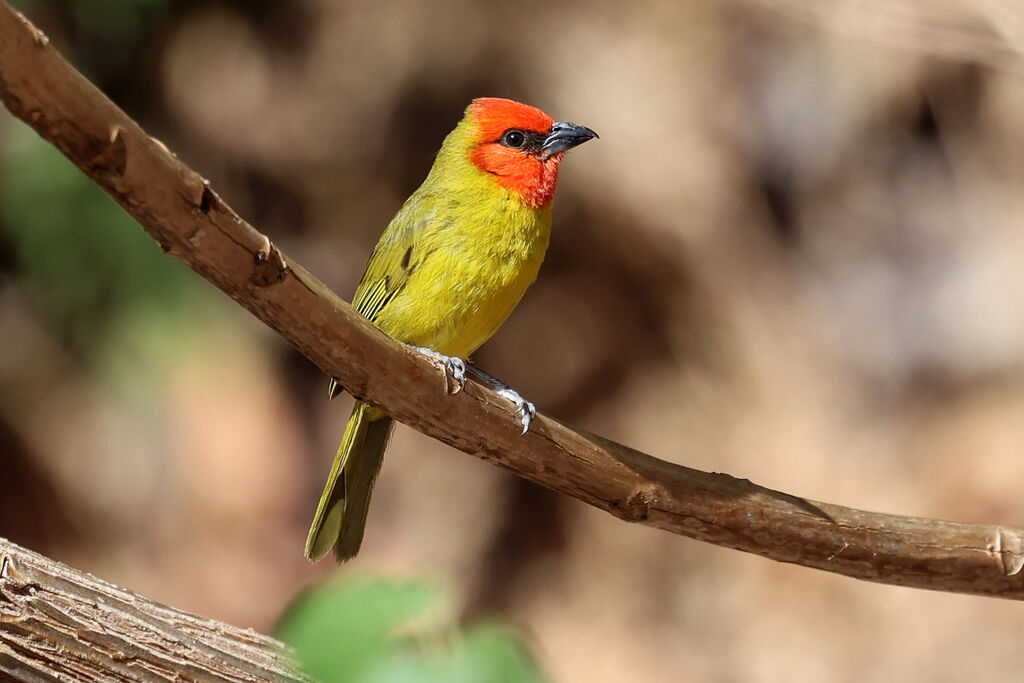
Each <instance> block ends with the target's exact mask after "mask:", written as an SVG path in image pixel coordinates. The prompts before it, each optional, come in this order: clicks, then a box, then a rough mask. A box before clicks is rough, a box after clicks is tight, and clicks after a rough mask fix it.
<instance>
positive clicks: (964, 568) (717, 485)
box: [0, 5, 1024, 599]
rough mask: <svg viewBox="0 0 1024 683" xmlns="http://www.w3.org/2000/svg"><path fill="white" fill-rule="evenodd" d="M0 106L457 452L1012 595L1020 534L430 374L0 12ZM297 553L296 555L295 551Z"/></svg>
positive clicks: (887, 575) (596, 498)
mask: <svg viewBox="0 0 1024 683" xmlns="http://www.w3.org/2000/svg"><path fill="white" fill-rule="evenodd" d="M0 36H3V38H4V39H3V41H0V97H2V99H3V102H4V103H5V104H6V106H7V107H8V109H10V110H11V111H12V112H13V113H14V114H15V116H17V117H19V118H21V119H22V120H24V121H26V122H27V123H28V124H29V125H31V126H32V127H33V128H35V129H36V131H38V132H39V134H40V135H42V136H43V137H44V138H46V139H47V140H49V141H50V142H52V143H53V144H55V145H56V146H57V147H58V148H59V149H61V150H62V151H63V152H64V153H65V154H66V155H67V156H68V158H70V159H71V160H72V161H73V162H74V163H76V164H77V165H78V166H79V167H80V168H81V169H82V170H83V171H84V172H86V173H87V174H88V175H89V176H90V177H91V178H92V179H93V180H94V181H96V182H97V183H98V184H99V185H100V186H101V187H103V188H104V189H105V190H106V191H107V192H108V193H110V195H111V196H112V197H113V198H114V199H116V200H117V201H118V202H119V203H120V204H121V205H122V206H123V207H124V208H125V209H126V210H127V211H128V212H129V213H131V214H132V215H133V216H134V217H135V218H136V219H137V220H138V221H139V222H140V223H141V224H142V226H143V227H144V228H145V229H146V230H147V231H148V232H149V233H150V235H152V236H153V237H154V238H155V239H156V240H157V241H158V242H159V243H160V244H161V245H162V246H163V247H164V249H165V250H167V251H169V252H170V253H171V254H173V255H174V256H176V257H178V258H180V259H181V260H182V261H184V262H185V263H186V264H188V265H189V266H190V267H191V268H192V269H194V270H195V271H196V272H198V273H199V274H201V275H202V276H203V277H205V278H207V279H208V280H209V281H210V282H212V283H213V284H215V285H217V286H218V287H219V288H220V289H222V290H223V291H224V292H225V293H226V294H228V295H229V296H230V297H232V298H233V299H235V301H237V302H238V303H240V304H241V305H243V306H245V307H246V308H247V309H249V311H251V312H252V313H253V314H254V315H255V316H256V317H258V318H259V319H260V320H262V321H263V322H265V323H266V324H267V325H269V326H270V327H272V328H274V329H275V330H277V331H278V332H279V333H280V334H281V335H282V336H283V337H284V338H285V339H287V340H288V341H289V342H291V343H292V344H294V345H295V347H296V348H298V349H299V350H300V351H301V352H302V353H303V354H304V355H305V356H306V357H308V358H309V359H310V360H311V361H313V362H314V363H316V364H317V365H318V366H319V367H320V368H322V369H323V370H324V372H326V373H328V374H330V375H333V376H335V377H338V378H339V379H340V381H341V383H342V385H343V386H344V387H345V388H346V389H348V390H349V391H350V392H352V393H353V394H354V395H355V396H357V397H359V398H364V399H366V400H368V401H370V402H371V403H373V404H374V405H377V406H380V407H382V408H383V409H384V410H386V411H387V412H388V413H389V414H390V415H393V416H394V417H395V418H397V419H399V420H401V421H402V422H404V423H406V424H408V425H410V426H412V427H414V428H415V429H418V430H419V431H421V432H423V433H425V434H428V435H430V436H432V437H434V438H437V439H440V440H441V441H444V442H445V443H448V444H451V445H452V446H454V447H455V448H458V449H460V450H462V451H465V452H466V453H469V454H472V455H475V456H477V457H479V458H483V459H484V460H488V461H490V462H493V463H495V464H496V465H499V466H501V467H504V468H505V469H508V470H510V471H512V472H514V473H516V474H518V475H519V476H522V477H525V478H526V479H529V480H531V481H534V482H536V483H538V484H541V485H543V486H546V487H548V488H550V489H553V490H555V491H559V492H561V493H565V494H567V495H570V496H573V497H574V498H577V499H579V500H581V501H583V502H585V503H588V504H590V505H593V506H595V507H598V508H601V509H602V510H606V511H608V512H610V513H612V514H613V515H615V516H617V517H620V518H622V519H625V520H628V521H634V522H641V523H644V524H648V525H651V526H655V527H658V528H661V529H665V530H667V531H672V532H674V533H678V534H682V535H684V536H689V537H691V538H695V539H698V540H701V541H706V542H708V543H714V544H716V545H722V546H726V547H730V548H736V549H739V550H744V551H747V552H752V553H756V554H759V555H763V556H765V557H769V558H772V559H775V560H780V561H783V562H792V563H795V564H801V565H804V566H807V567H815V568H818V569H824V570H826V571H831V572H836V573H839V574H844V575H846V576H851V577H855V578H859V579H866V580H870V581H878V582H882V583H890V584H898V585H904V586H914V587H918V588H930V589H934V590H944V591H952V592H961V593H973V594H978V595H993V596H1001V597H1007V598H1015V599H1021V598H1024V578H1022V576H1024V575H1022V574H1021V571H1020V570H1021V568H1022V566H1024V541H1022V539H1024V530H1022V529H1020V528H1015V527H1003V526H986V525H971V524H956V523H951V522H941V521H936V520H928V519H916V518H909V517H897V516H891V515H881V514H875V513H869V512H862V511H859V510H854V509H850V508H844V507H840V506H837V505H829V504H826V503H817V502H814V501H808V500H804V499H802V498H797V497H795V496H791V495H787V494H784V493H779V492H777V491H772V490H769V489H765V488H762V487H760V486H756V485H754V484H752V483H750V482H749V481H746V480H741V479H735V478H733V477H730V476H728V475H725V474H708V473H705V472H699V471H696V470H692V469H689V468H686V467H682V466H678V465H673V464H670V463H667V462H664V461H661V460H658V459H656V458H653V457H651V456H649V455H645V454H643V453H640V452H638V451H635V450H632V449H630V448H627V447H625V446H622V445H620V444H617V443H613V442H610V441H607V440H604V439H602V438H600V437H596V436H593V435H590V434H586V433H583V432H580V431H577V430H574V429H572V428H570V427H567V426H564V425H562V424H559V423H558V422H555V421H553V420H551V419H549V418H546V417H542V416H538V418H537V420H536V421H535V422H534V423H533V427H532V429H531V431H530V432H529V433H528V434H527V435H526V436H520V435H519V428H518V421H517V419H516V418H515V416H513V415H512V414H511V413H510V412H508V411H509V405H508V404H507V402H506V401H505V400H504V399H502V398H500V397H499V396H497V395H496V394H495V393H494V392H492V391H490V390H488V389H485V388H483V387H481V386H479V385H475V384H470V385H469V386H468V387H467V389H466V391H464V392H462V393H460V394H457V395H454V396H448V395H446V394H445V391H444V386H445V384H444V382H442V381H441V378H440V377H439V376H438V374H437V372H436V370H435V369H434V367H433V366H432V365H431V364H430V363H428V362H427V361H425V360H423V359H422V358H420V357H419V356H417V355H416V354H414V353H413V352H411V351H409V350H408V349H406V348H405V347H404V346H402V345H401V344H399V343H397V342H395V341H394V340H392V339H390V338H389V337H387V336H386V335H384V334H383V333H382V332H380V331H379V330H377V329H376V328H375V327H373V326H372V325H370V324H369V323H368V322H367V321H366V320H364V319H363V318H362V317H360V316H359V315H358V314H356V313H355V312H354V311H353V310H352V308H351V307H349V306H348V305H347V304H345V303H344V302H342V301H341V300H340V299H338V297H337V296H335V295H334V294H333V293H332V292H330V291H329V290H328V289H327V288H326V287H325V286H324V285H323V284H321V283H320V282H319V281H318V280H316V279H315V278H313V277H312V276H311V275H310V274H309V273H307V272H306V271H305V270H303V269H302V268H301V267H300V266H298V265H296V264H295V263H292V262H290V261H288V260H287V259H286V258H285V257H284V255H283V254H281V252H280V251H279V250H278V249H277V248H276V247H275V246H274V245H273V244H272V243H271V242H270V240H268V239H267V238H266V237H265V236H263V235H261V234H260V233H258V232H256V231H255V230H254V229H253V228H252V227H251V226H249V225H248V224H247V223H245V222H244V221H242V220H241V219H240V218H239V217H238V216H237V215H236V214H235V213H234V212H233V211H232V210H231V209H230V208H228V207H227V206H226V205H225V204H224V203H223V202H222V201H221V200H220V198H219V197H217V195H216V194H214V192H213V191H212V190H210V189H209V188H208V187H207V185H206V184H205V183H204V181H203V179H202V178H201V177H200V176H199V175H198V174H197V173H195V172H194V171H192V170H191V169H189V168H188V167H186V166H185V165H184V164H182V163H181V162H179V161H178V160H177V159H176V158H175V157H174V156H173V155H172V154H170V153H169V152H168V151H167V150H166V149H165V148H164V146H163V145H162V144H160V143H159V142H157V141H155V140H153V139H151V138H149V137H148V136H147V135H146V134H145V133H144V132H143V131H142V130H141V129H140V128H139V127H138V126H137V125H136V124H135V123H134V122H133V121H132V120H130V119H129V118H128V117H127V116H126V115H125V114H124V112H122V111H121V110H120V109H118V108H117V107H116V106H115V105H114V104H112V103H111V102H110V101H109V100H107V98H106V97H104V96H103V94H102V93H100V92H99V91H98V90H97V89H96V88H94V87H93V86H92V85H90V84H89V83H88V82H87V81H86V80H85V79H84V78H83V77H82V76H81V75H80V74H78V73H77V72H76V71H75V70H74V69H73V68H72V67H71V66H69V65H68V64H67V63H66V62H64V61H63V60H62V59H61V58H60V56H59V55H58V54H57V53H56V51H55V50H54V49H53V47H52V46H50V45H48V42H47V40H46V39H45V37H44V36H42V35H41V34H40V33H39V31H38V30H36V29H35V28H34V27H33V26H32V25H31V24H30V23H29V22H28V21H26V20H25V19H24V18H23V17H22V16H21V15H19V14H17V13H15V12H14V11H13V10H11V9H10V8H9V7H7V6H6V5H3V6H2V10H0ZM296 543H297V545H296V552H298V544H299V541H298V540H297V542H296Z"/></svg>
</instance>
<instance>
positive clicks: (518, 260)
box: [305, 97, 598, 562]
mask: <svg viewBox="0 0 1024 683" xmlns="http://www.w3.org/2000/svg"><path fill="white" fill-rule="evenodd" d="M596 137H598V136H597V133H595V132H594V131H593V130H591V129H590V128H587V127H586V126H580V125H576V124H574V123H571V122H569V121H555V120H554V119H553V118H551V117H550V116H548V115H547V114H545V113H544V112H543V111H541V110H540V109H537V108H536V107H532V106H530V105H527V104H522V103H520V102H516V101H513V100H509V99H504V98H499V97H481V98H477V99H474V100H473V101H472V102H471V103H470V104H469V106H468V107H467V108H466V110H465V112H464V115H463V117H462V119H461V120H460V121H459V123H458V124H457V125H456V126H455V129H454V130H452V131H451V132H450V133H449V134H448V136H447V137H446V138H445V139H444V141H443V143H442V144H441V149H440V151H439V152H438V153H437V156H436V158H435V160H434V163H433V166H432V167H431V169H430V171H429V173H428V174H427V177H426V179H425V180H424V181H423V184H422V185H420V187H419V188H418V189H417V190H416V191H415V192H413V193H412V195H410V196H409V198H408V199H407V200H406V201H405V203H404V204H403V205H402V207H401V209H400V210H399V211H398V213H397V214H396V215H395V217H394V218H393V219H392V220H391V222H390V223H389V224H388V226H387V228H386V229H385V230H384V232H383V234H382V235H381V236H380V239H379V240H378V242H377V245H376V247H375V248H374V250H373V253H372V255H371V256H370V259H369V262H368V263H367V266H366V271H365V273H364V274H363V277H362V279H361V280H360V282H359V285H358V287H357V288H356V291H355V295H354V297H353V301H352V305H353V307H354V308H355V309H356V311H358V312H359V313H360V314H362V315H363V316H364V317H366V318H367V319H368V320H370V322H372V323H373V324H375V325H376V326H377V327H379V328H380V329H381V330H383V331H384V332H385V333H387V334H388V335H390V336H391V337H393V338H394V339H396V340H398V341H400V342H404V343H405V344H407V345H409V346H411V347H413V348H415V349H416V350H417V351H419V352H421V353H423V354H424V355H426V356H427V357H428V358H430V359H431V360H433V361H434V362H435V363H437V364H439V365H440V366H441V367H442V369H443V370H444V371H445V372H446V376H445V379H446V382H447V380H448V374H450V375H451V376H452V379H453V380H454V381H455V383H456V384H455V387H456V388H455V390H456V391H457V390H458V388H459V387H461V385H462V384H463V383H464V382H465V372H466V367H467V361H466V359H468V358H469V356H470V355H471V354H472V353H473V352H474V351H476V350H477V349H478V348H479V347H480V346H481V345H482V344H483V343H484V342H486V341H487V340H488V339H489V338H490V337H491V336H492V335H493V334H494V333H495V332H497V330H498V328H499V327H500V326H501V324H502V323H504V322H505V319H506V318H508V316H509V314H511V313H512V310H513V309H514V308H515V307H516V305H517V304H518V303H519V301H520V299H521V298H522V296H523V294H524V293H525V292H526V289H527V288H528V287H529V286H530V284H532V283H533V281H534V280H535V279H536V277H537V273H538V271H539V270H540V266H541V262H542V261H543V260H544V254H545V252H546V251H547V247H548V241H549V237H550V233H551V204H552V200H553V199H554V195H555V189H556V186H557V184H558V168H559V165H560V164H561V162H562V158H563V156H564V154H565V152H566V151H568V150H570V149H572V148H574V147H576V146H578V145H581V144H583V143H584V142H586V141H588V140H591V139H593V138H596ZM471 369H472V370H475V372H476V373H477V374H478V375H479V376H480V377H481V378H482V379H484V380H486V381H489V382H490V383H491V384H492V385H493V386H495V388H496V389H497V390H498V391H499V392H500V393H501V394H502V395H504V396H506V397H507V398H509V399H510V400H511V401H512V402H513V403H514V404H515V406H516V411H517V413H518V414H519V416H520V420H521V423H522V427H523V433H524V434H525V433H526V431H527V430H528V429H529V426H530V421H531V420H532V419H533V417H534V415H535V412H536V411H535V409H534V407H533V404H532V403H530V402H529V401H526V400H524V399H523V398H522V397H521V396H519V394H518V393H516V392H515V391H514V390H512V389H511V388H510V387H508V385H505V384H504V383H502V382H500V381H499V380H497V379H496V378H494V377H492V376H491V375H488V374H487V373H484V372H482V371H480V370H478V369H474V368H472V367H471ZM340 392H341V387H340V385H339V384H338V382H337V380H335V379H333V378H332V380H331V385H330V396H331V398H334V396H335V395H337V394H338V393H340ZM392 426H393V420H392V418H390V417H389V416H388V415H387V414H385V413H384V412H383V411H381V410H380V409H378V408H374V407H372V406H370V405H369V404H368V403H366V402H364V401H359V400H357V401H356V403H355V406H354V407H353V409H352V415H351V417H350V418H349V421H348V424H347V426H346V427H345V434H344V437H343V438H342V441H341V445H340V446H339V447H338V452H337V454H336V455H335V457H334V462H333V464H332V466H331V470H330V474H329V475H328V479H327V483H326V485H325V487H324V491H323V494H322V496H321V498H320V502H319V504H318V506H317V509H316V514H315V516H314V518H313V523H312V525H311V527H310V530H309V535H308V537H307V539H306V548H305V554H306V557H307V558H309V559H310V560H311V561H314V562H315V561H317V560H319V559H320V558H322V557H323V556H324V555H326V554H327V553H328V551H330V550H331V549H332V548H333V549H334V554H335V557H336V559H337V560H338V562H342V561H344V560H347V559H350V558H352V557H354V556H355V555H356V553H357V552H358V551H359V547H360V545H361V544H362V539H363V531H364V528H365V526H366V517H367V513H368V511H369V505H370V496H371V494H372V492H373V487H374V483H375V482H376V479H377V475H378V473H379V472H380V468H381V464H382V462H383V459H384V451H385V449H386V448H387V444H388V440H389V438H390V435H391V431H392Z"/></svg>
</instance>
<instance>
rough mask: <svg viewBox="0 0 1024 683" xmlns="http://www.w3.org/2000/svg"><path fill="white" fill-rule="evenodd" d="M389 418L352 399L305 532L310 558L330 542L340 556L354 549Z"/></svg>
mask: <svg viewBox="0 0 1024 683" xmlns="http://www.w3.org/2000/svg"><path fill="white" fill-rule="evenodd" d="M393 424H394V422H393V420H392V419H391V418H390V417H388V416H387V415H384V414H383V413H381V412H380V411H379V410H376V409H374V408H371V407H370V406H369V405H368V404H366V403H363V402H362V401H357V402H356V405H355V407H354V408H353V409H352V417H350V418H349V420H348V426H347V427H345V436H344V437H343V438H342V440H341V445H340V446H339V447H338V453H337V455H335V456H334V463H333V464H332V465H331V472H330V474H329V475H328V477H327V485H326V486H325V487H324V492H323V495H322V496H320V504H319V505H317V508H316V515H315V516H314V517H313V524H312V526H311V527H310V529H309V536H308V537H307V538H306V557H308V558H309V559H310V560H313V561H316V560H319V559H320V558H321V557H323V556H324V555H325V554H327V551H329V550H330V549H331V548H332V547H333V548H334V554H335V556H336V557H337V558H338V561H339V562H341V561H344V560H347V559H349V558H350V557H353V556H354V555H355V554H356V553H357V552H359V545H360V544H361V543H362V541H363V529H364V528H365V526H366V514H367V512H368V511H369V508H370V496H371V494H372V493H373V485H374V483H375V482H376V480H377V474H378V473H379V472H380V466H381V463H382V462H383V460H384V449H385V448H387V445H388V439H389V438H390V436H391V428H392V426H393Z"/></svg>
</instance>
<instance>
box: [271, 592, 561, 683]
mask: <svg viewBox="0 0 1024 683" xmlns="http://www.w3.org/2000/svg"><path fill="white" fill-rule="evenodd" d="M452 611H453V610H452V607H451V604H450V600H447V599H445V597H444V596H443V595H441V594H440V592H439V591H438V590H437V589H436V588H434V587H432V586H430V585H429V584H426V583H424V582H415V581H412V582H395V581H390V580H386V579H380V578H369V579H361V580H358V581H346V582H333V583H329V584H326V585H323V586H320V587H317V588H315V589H313V590H312V591H310V592H308V593H306V594H304V595H302V596H300V597H299V598H298V599H297V600H296V601H295V603H294V604H293V605H292V607H291V608H290V609H289V611H288V613H287V614H286V615H285V617H284V618H283V619H282V621H281V624H280V625H279V627H278V631H277V635H278V637H279V638H281V639H282V640H283V641H284V642H286V643H288V644H289V645H291V646H292V647H294V648H295V650H296V652H297V654H298V659H299V661H300V662H301V663H302V665H303V667H304V668H305V670H306V671H307V672H308V673H309V674H310V675H312V676H314V677H315V678H317V679H318V680H321V681H324V682H325V683H335V682H338V683H341V682H345V683H348V682H352V683H393V682H398V681H415V682H417V683H419V682H423V683H435V682H436V683H449V682H455V683H458V682H461V681H465V682H466V683H490V682H492V681H493V682H494V683H535V682H539V681H543V680H544V677H543V676H542V675H541V673H540V671H539V669H538V668H537V666H536V664H535V663H534V662H533V660H532V658H531V657H530V654H529V652H528V651H527V650H526V648H525V647H524V646H523V644H522V642H521V640H520V638H519V636H518V635H517V634H516V632H515V631H514V630H513V629H512V628H511V627H508V626H505V625H501V624H498V623H484V624H478V625H473V626H470V627H468V628H460V627H459V626H457V625H456V624H454V623H452V619H451V617H450V615H451V613H452ZM446 615H449V616H446Z"/></svg>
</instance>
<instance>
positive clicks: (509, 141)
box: [501, 130, 526, 149]
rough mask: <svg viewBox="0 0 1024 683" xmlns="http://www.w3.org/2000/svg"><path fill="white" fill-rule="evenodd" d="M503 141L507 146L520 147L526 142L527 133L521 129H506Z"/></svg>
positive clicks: (502, 137)
mask: <svg viewBox="0 0 1024 683" xmlns="http://www.w3.org/2000/svg"><path fill="white" fill-rule="evenodd" d="M501 142H502V144H504V145H505V146H506V147H512V148H513V149H519V148H520V147H522V146H523V144H524V143H525V142H526V134H525V133H523V131H521V130H507V131H505V134H504V135H502V136H501Z"/></svg>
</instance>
